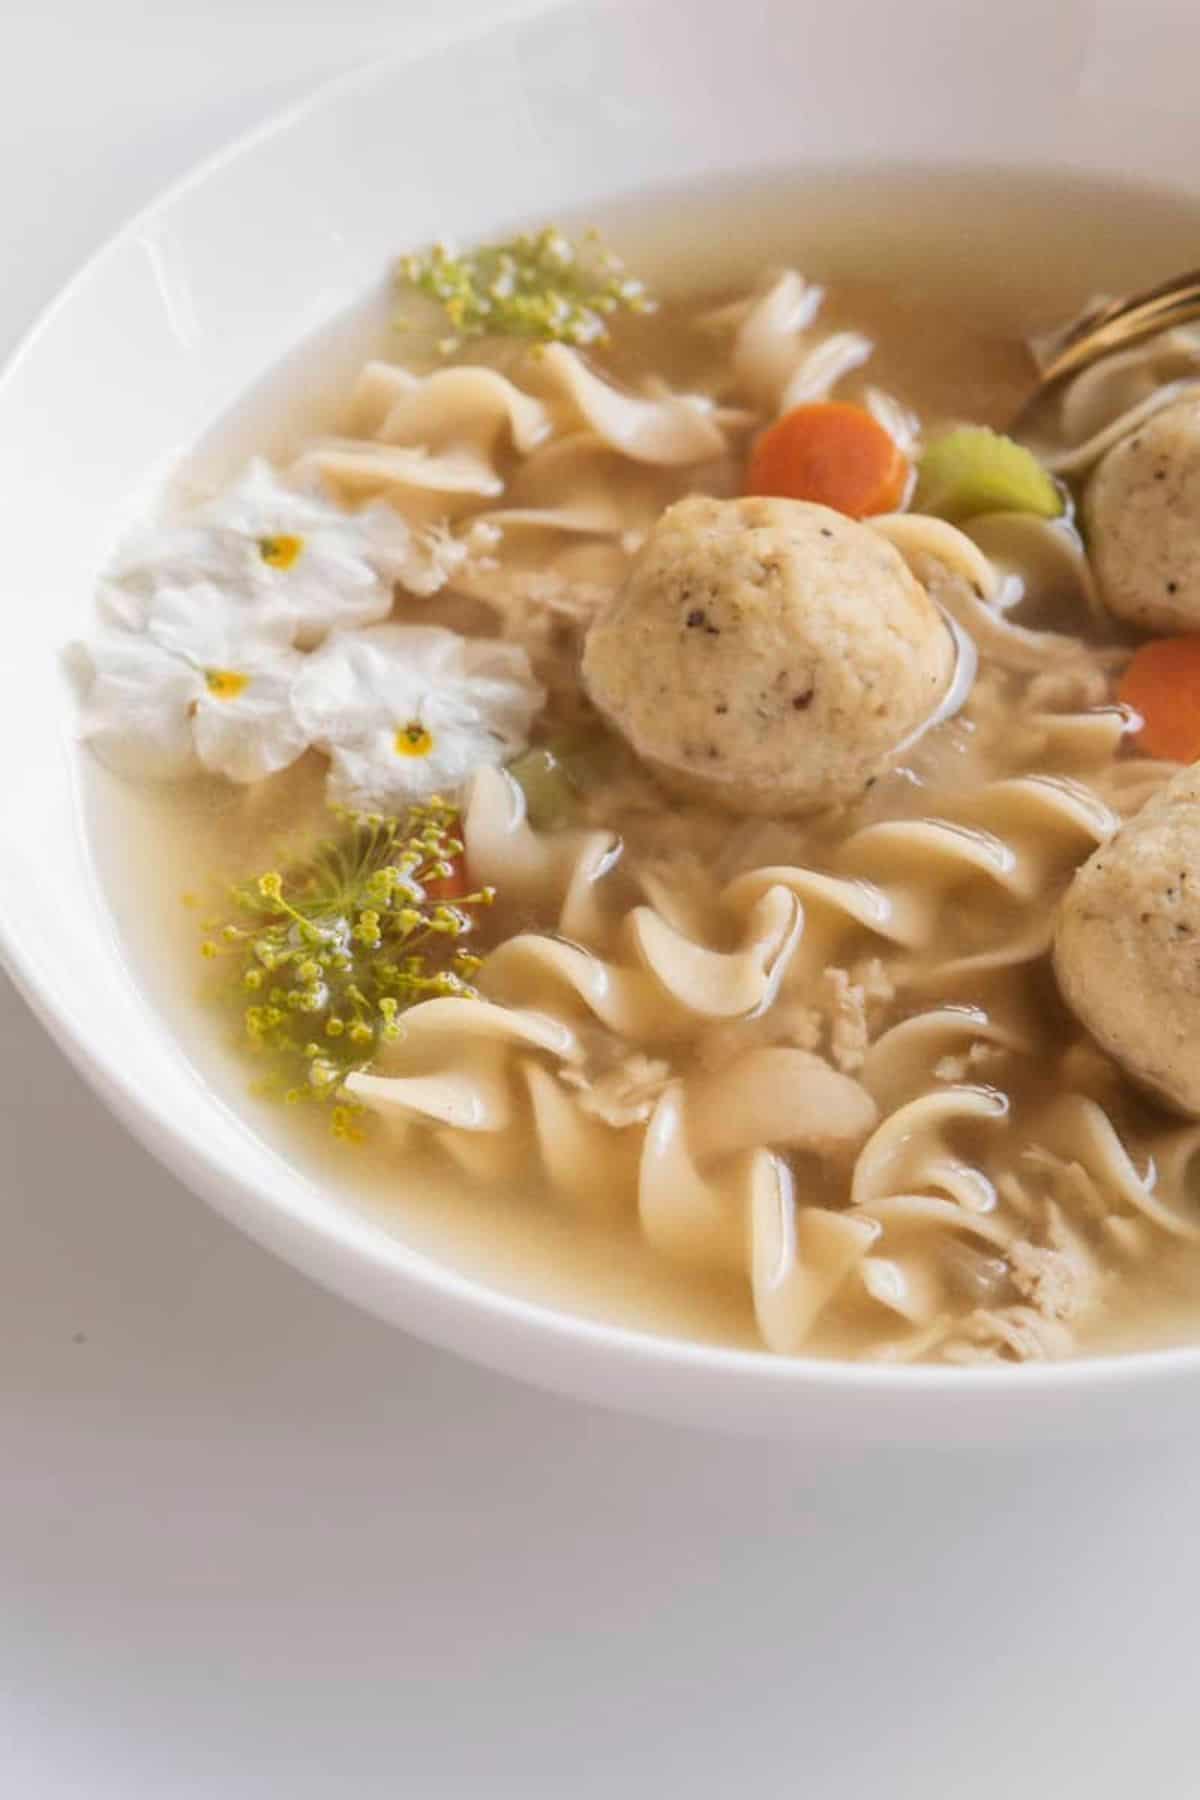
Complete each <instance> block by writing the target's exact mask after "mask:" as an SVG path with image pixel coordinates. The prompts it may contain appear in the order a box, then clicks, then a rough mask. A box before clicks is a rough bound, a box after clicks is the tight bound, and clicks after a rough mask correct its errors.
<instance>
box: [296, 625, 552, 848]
mask: <svg viewBox="0 0 1200 1800" xmlns="http://www.w3.org/2000/svg"><path fill="white" fill-rule="evenodd" d="M544 700H545V694H544V692H543V690H542V689H541V688H540V687H539V686H538V684H537V682H536V681H535V680H534V678H533V673H532V670H531V669H530V666H529V658H528V657H527V656H526V654H525V652H524V651H523V650H521V649H519V648H518V647H517V646H516V645H514V644H505V643H501V642H499V641H498V640H496V639H488V638H464V637H459V636H458V635H457V634H456V633H455V632H453V631H445V630H442V629H441V628H440V627H437V626H421V625H380V626H376V627H375V628H374V629H373V630H371V631H361V632H345V633H339V634H338V635H337V636H336V637H332V638H330V640H329V642H328V643H327V644H326V645H325V647H324V648H323V649H321V650H318V651H317V652H316V653H315V654H314V655H312V656H311V657H309V658H308V660H307V662H306V664H305V667H304V669H303V670H302V671H301V673H300V675H299V677H298V679H297V681H296V684H295V688H294V692H293V703H294V706H295V710H296V716H297V718H298V719H299V721H300V723H301V725H302V726H303V728H304V730H305V731H306V732H307V733H308V735H309V736H310V737H311V739H312V741H313V743H315V744H317V745H318V746H319V747H320V748H321V749H322V750H324V751H326V752H327V753H328V755H329V758H330V763H331V769H330V775H329V797H330V800H331V802H332V803H333V804H334V805H337V806H349V807H353V808H355V809H356V810H358V811H369V812H384V813H388V812H398V811H402V810H403V809H404V807H405V806H406V805H407V804H408V803H409V802H410V801H412V800H419V799H423V798H425V797H426V796H428V795H431V794H436V793H443V794H444V793H453V792H456V791H457V790H458V789H459V788H461V787H462V785H463V784H464V782H465V781H466V780H467V779H468V777H469V776H470V775H471V774H473V773H474V771H475V770H476V769H478V768H480V767H482V766H484V765H486V764H497V763H504V762H508V761H509V760H510V759H511V758H512V757H514V756H516V755H519V753H520V752H521V751H522V750H523V749H524V748H525V746H526V744H527V742H528V738H529V728H530V725H531V724H532V722H533V719H534V716H535V715H536V713H537V712H538V711H539V709H540V708H541V706H542V704H543V702H544Z"/></svg>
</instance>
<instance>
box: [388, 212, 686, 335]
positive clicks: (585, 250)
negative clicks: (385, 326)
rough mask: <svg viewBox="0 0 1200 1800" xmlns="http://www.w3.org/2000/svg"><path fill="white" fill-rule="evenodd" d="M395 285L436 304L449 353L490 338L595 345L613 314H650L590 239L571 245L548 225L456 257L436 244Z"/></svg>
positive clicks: (404, 267) (637, 288) (621, 271)
mask: <svg viewBox="0 0 1200 1800" xmlns="http://www.w3.org/2000/svg"><path fill="white" fill-rule="evenodd" d="M400 279H401V282H402V283H404V284H406V285H408V286H410V287H414V288H416V289H417V290H418V292H420V293H422V294H425V295H427V296H428V297H429V298H430V299H431V300H437V301H439V302H440V304H441V306H442V308H443V310H444V312H445V314H446V317H447V319H448V320H449V322H450V325H451V327H452V335H451V336H450V337H448V338H446V339H445V340H443V342H442V344H441V345H440V346H439V347H440V348H441V349H442V350H443V351H445V352H447V353H449V352H451V351H453V350H456V349H457V348H458V347H459V345H460V344H461V343H462V342H463V341H464V340H465V339H468V338H477V337H488V336H491V335H493V334H499V335H501V336H505V337H521V338H532V339H534V340H535V341H537V342H540V343H545V344H548V343H554V342H557V343H562V344H577V345H587V344H596V343H600V342H602V341H603V340H604V339H605V338H606V337H607V336H608V319H609V318H610V317H611V315H612V314H613V313H615V312H617V311H618V310H620V309H624V310H625V311H627V312H650V311H652V310H653V308H654V302H653V301H652V300H651V299H650V298H649V296H648V295H647V293H646V290H645V287H644V286H643V284H642V283H641V282H640V281H637V280H635V279H634V278H633V277H632V276H630V275H628V274H627V273H626V271H625V268H624V265H623V264H622V262H621V261H620V258H619V257H617V256H614V255H613V253H612V251H610V250H606V249H605V248H604V246H603V244H602V243H601V242H600V239H599V237H598V236H597V235H596V234H595V233H594V232H589V233H588V234H587V235H586V236H585V237H584V239H583V240H582V241H581V242H580V243H578V244H575V243H573V242H572V241H571V239H570V238H568V237H566V236H565V235H564V233H563V232H561V231H559V230H557V229H556V228H555V227H554V226H547V227H546V228H545V229H544V230H543V231H539V232H535V233H529V234H523V235H522V236H520V237H516V238H513V239H511V240H510V241H509V242H507V243H503V244H485V245H482V246H481V247H479V248H478V249H475V250H467V251H464V252H463V253H462V254H461V255H456V254H455V253H454V252H453V251H451V250H450V249H448V248H447V246H446V245H445V244H435V245H434V246H433V248H432V249H431V250H427V251H424V252H422V253H420V254H418V255H412V256H406V257H403V258H402V259H401V262H400Z"/></svg>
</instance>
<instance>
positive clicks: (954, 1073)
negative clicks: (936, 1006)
mask: <svg viewBox="0 0 1200 1800" xmlns="http://www.w3.org/2000/svg"><path fill="white" fill-rule="evenodd" d="M1004 1056H1005V1051H1004V1049H1003V1047H1002V1046H1001V1045H1000V1044H985V1043H983V1042H982V1040H979V1039H977V1040H976V1041H975V1043H973V1044H971V1045H969V1046H968V1048H967V1049H966V1050H962V1051H959V1052H958V1053H957V1054H955V1055H950V1056H943V1057H942V1059H941V1061H940V1062H937V1063H935V1064H934V1066H933V1072H934V1075H935V1076H936V1077H937V1079H938V1080H939V1081H951V1082H955V1081H970V1080H972V1079H973V1078H983V1079H984V1080H986V1079H987V1077H988V1075H989V1073H991V1072H992V1071H993V1070H994V1069H995V1066H996V1064H997V1063H998V1062H1002V1061H1003V1059H1004Z"/></svg>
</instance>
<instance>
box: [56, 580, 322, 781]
mask: <svg viewBox="0 0 1200 1800" xmlns="http://www.w3.org/2000/svg"><path fill="white" fill-rule="evenodd" d="M75 659H76V661H77V663H79V664H80V665H82V674H83V679H84V683H85V689H86V691H85V695H84V701H83V709H82V735H83V736H84V737H85V738H86V739H87V740H88V741H89V742H90V743H91V744H92V745H93V747H94V748H95V750H96V753H97V755H99V756H100V757H101V758H102V759H103V760H104V761H105V762H106V763H108V764H109V765H110V766H111V767H113V768H115V769H117V770H119V771H120V772H121V773H122V774H127V775H137V776H141V777H144V778H148V779H151V780H170V779H175V778H178V777H180V776H183V775H187V774H192V773H195V772H196V771H197V770H198V769H200V768H206V769H211V770H213V771H214V772H216V773H218V774H221V775H227V776H228V777H229V779H230V780H231V781H261V780H262V778H263V777H264V776H266V775H271V774H274V772H275V771H276V770H277V769H283V768H286V767H287V765H288V764H289V763H291V762H294V761H295V760H296V758H297V757H298V756H300V755H301V754H302V753H303V752H304V751H305V750H306V749H307V748H308V742H309V740H308V737H307V736H306V734H305V732H304V730H303V729H302V727H301V726H300V724H299V722H298V721H297V719H296V716H295V713H294V712H293V709H292V687H293V683H294V681H295V677H296V674H297V672H298V670H299V669H300V667H301V666H302V664H303V662H304V658H303V657H302V656H301V655H300V654H299V652H298V651H296V650H294V649H292V647H291V624H290V621H289V620H288V618H287V616H286V615H285V614H283V613H272V612H271V611H269V610H264V611H262V612H258V611H251V610H248V609H247V608H246V607H245V606H241V605H239V604H238V603H237V602H236V601H231V600H229V599H228V598H227V597H226V596H225V595H224V594H222V593H221V592H220V591H219V590H218V589H216V588H214V587H210V586H208V585H207V584H204V583H199V584H196V585H194V586H192V587H189V588H162V589H160V590H159V592H158V593H157V594H156V595H155V597H154V599H153V601H152V602H151V603H150V605H149V607H148V609H147V614H146V624H145V630H144V631H129V630H122V629H120V628H119V627H112V628H110V629H107V630H104V631H102V632H101V633H100V635H99V636H98V637H97V638H96V639H95V640H94V641H93V642H92V643H90V644H85V645H81V646H79V647H78V648H77V650H76V653H75Z"/></svg>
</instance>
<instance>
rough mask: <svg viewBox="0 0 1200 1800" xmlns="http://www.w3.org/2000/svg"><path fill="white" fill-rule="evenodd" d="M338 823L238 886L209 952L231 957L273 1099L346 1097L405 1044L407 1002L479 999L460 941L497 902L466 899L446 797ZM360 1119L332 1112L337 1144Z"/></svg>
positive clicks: (241, 1006) (470, 960)
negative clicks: (283, 866)
mask: <svg viewBox="0 0 1200 1800" xmlns="http://www.w3.org/2000/svg"><path fill="white" fill-rule="evenodd" d="M341 823H342V829H341V831H340V833H339V835H337V836H336V837H334V838H331V839H330V840H328V841H327V842H325V843H322V844H320V845H318V847H317V848H316V849H315V850H314V851H313V852H312V853H311V855H310V856H308V857H307V858H306V859H305V860H304V861H303V862H301V863H299V864H298V865H297V866H296V867H294V868H292V869H290V870H288V871H287V872H286V873H280V872H279V871H276V870H271V871H269V872H267V873H266V874H263V875H260V876H259V877H258V878H257V880H254V881H249V882H246V883H244V884H243V885H241V886H240V887H238V888H236V889H235V890H234V896H235V900H236V904H237V908H238V913H237V917H236V919H235V920H233V921H231V922H230V923H229V924H226V925H224V926H222V927H220V928H219V929H217V930H215V931H214V932H213V933H212V934H211V935H210V936H209V937H208V938H207V939H206V940H205V942H204V944H203V945H202V949H203V951H204V953H205V955H207V956H209V957H221V956H227V957H229V958H231V959H232V962H233V964H234V968H235V978H234V982H233V987H232V990H231V992H232V997H233V999H234V1001H235V1003H236V1005H237V1008H238V1013H239V1017H240V1023H241V1029H242V1032H243V1034H244V1041H245V1042H246V1044H247V1045H248V1046H249V1047H250V1048H251V1049H253V1050H254V1051H256V1052H258V1053H259V1054H260V1055H262V1056H264V1057H265V1058H266V1059H267V1061H268V1062H269V1063H270V1065H271V1069H270V1074H269V1077H268V1080H267V1082H266V1083H265V1085H266V1087H267V1088H268V1090H269V1091H276V1092H278V1093H281V1094H282V1095H283V1097H284V1098H286V1099H287V1100H289V1101H293V1102H295V1101H302V1100H319V1101H331V1102H340V1096H341V1089H342V1084H343V1083H344V1081H345V1079H346V1076H347V1075H349V1074H350V1073H351V1071H352V1070H355V1069H361V1068H364V1067H365V1066H366V1065H367V1064H368V1063H370V1062H371V1061H372V1060H373V1059H374V1058H375V1056H376V1055H377V1054H378V1053H379V1051H380V1049H381V1047H382V1046H383V1045H385V1044H387V1043H389V1042H391V1041H393V1040H395V1039H396V1038H398V1037H400V1036H401V1034H402V1029H403V1028H402V1026H401V1025H400V1022H399V1015H400V1014H401V1013H402V1012H404V1010H405V1009H406V1008H407V1007H410V1006H413V1005H415V1004H416V1003H417V1002H418V1001H420V1000H426V999H431V998H434V997H438V996H445V995H451V996H454V995H459V996H464V997H467V998H475V997H476V993H475V989H474V987H473V986H472V985H471V979H470V978H471V976H472V975H473V974H474V973H475V970H476V969H477V968H478V966H479V960H478V958H477V957H475V956H472V955H471V954H470V953H469V952H468V951H467V950H466V949H465V948H464V947H463V945H462V943H461V940H462V939H463V938H465V937H466V936H467V935H468V934H469V933H470V932H471V930H472V929H473V926H474V919H475V915H476V914H477V913H478V911H479V909H480V908H481V907H485V906H488V905H489V904H490V903H491V901H492V900H493V898H494V894H493V891H492V890H491V889H490V888H482V889H480V890H479V891H477V892H474V893H464V892H461V889H463V888H464V887H465V885H466V884H465V870H464V865H463V843H462V838H461V837H460V836H459V825H460V819H459V814H458V812H457V810H456V808H454V807H453V806H450V805H448V804H447V803H446V802H445V801H444V800H441V799H439V798H437V797H434V798H432V799H430V800H428V801H427V802H426V803H425V804H424V805H421V806H414V807H410V808H409V809H407V811H406V813H405V815H404V817H403V818H400V819H385V818H382V817H380V816H379V815H378V814H362V813H348V814H344V815H342V816H341ZM451 896H453V897H451ZM352 1113H353V1109H352V1108H350V1107H348V1106H346V1105H345V1103H344V1102H342V1103H339V1104H338V1105H337V1106H335V1111H334V1118H333V1124H334V1128H335V1130H337V1131H338V1133H339V1135H342V1136H348V1135H352Z"/></svg>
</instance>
